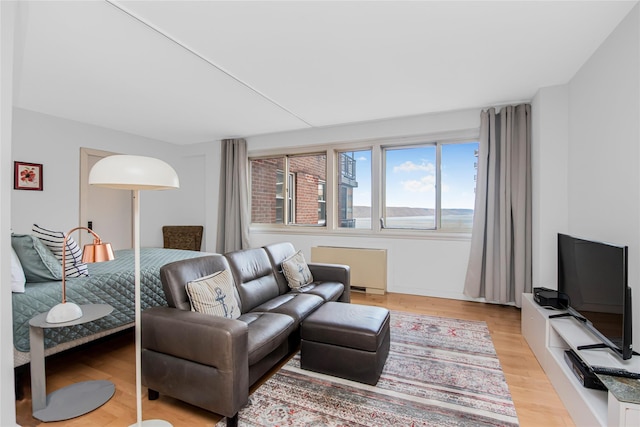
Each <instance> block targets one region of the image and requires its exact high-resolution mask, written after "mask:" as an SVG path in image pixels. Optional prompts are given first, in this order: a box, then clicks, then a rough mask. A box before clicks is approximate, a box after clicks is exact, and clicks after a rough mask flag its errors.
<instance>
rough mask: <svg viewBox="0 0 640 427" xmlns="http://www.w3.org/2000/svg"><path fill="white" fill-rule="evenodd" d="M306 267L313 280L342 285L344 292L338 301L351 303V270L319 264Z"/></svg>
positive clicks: (340, 266)
mask: <svg viewBox="0 0 640 427" xmlns="http://www.w3.org/2000/svg"><path fill="white" fill-rule="evenodd" d="M307 265H308V266H309V270H310V271H311V274H312V275H313V280H316V281H322V282H340V283H342V284H343V285H344V292H343V293H342V296H341V297H340V298H339V299H338V301H340V302H351V269H350V267H349V266H348V265H343V264H326V263H319V262H312V263H307Z"/></svg>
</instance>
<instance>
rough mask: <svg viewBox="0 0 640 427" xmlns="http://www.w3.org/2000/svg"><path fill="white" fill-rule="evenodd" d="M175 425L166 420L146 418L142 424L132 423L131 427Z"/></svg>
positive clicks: (171, 426)
mask: <svg viewBox="0 0 640 427" xmlns="http://www.w3.org/2000/svg"><path fill="white" fill-rule="evenodd" d="M139 425H140V426H142V427H173V425H172V424H171V423H170V422H169V421H165V420H144V421H143V422H142V423H141V424H138V423H135V424H131V425H130V426H129V427H137V426H139Z"/></svg>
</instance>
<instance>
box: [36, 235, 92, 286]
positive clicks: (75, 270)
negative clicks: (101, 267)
mask: <svg viewBox="0 0 640 427" xmlns="http://www.w3.org/2000/svg"><path fill="white" fill-rule="evenodd" d="M31 231H32V234H33V235H34V236H36V237H37V238H38V239H40V241H42V243H44V244H45V246H46V247H48V248H49V250H50V251H51V252H52V253H53V255H54V256H55V257H56V258H57V259H58V261H60V262H62V244H63V242H64V233H63V232H62V231H52V230H47V229H46V228H42V227H40V226H39V225H38V224H33V227H32V228H31ZM66 256H67V259H66V264H65V270H66V273H65V276H66V277H81V276H88V275H89V270H88V268H87V264H85V263H83V262H82V250H81V249H80V247H79V246H78V244H77V243H76V241H75V240H73V237H71V236H69V238H68V239H67V251H66Z"/></svg>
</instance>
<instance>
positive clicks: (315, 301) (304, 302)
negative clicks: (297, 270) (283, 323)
mask: <svg viewBox="0 0 640 427" xmlns="http://www.w3.org/2000/svg"><path fill="white" fill-rule="evenodd" d="M323 303H324V300H323V299H322V298H321V297H319V296H317V295H311V294H309V295H306V294H300V293H293V292H290V293H288V294H285V295H279V296H277V297H275V298H272V299H270V300H269V301H266V302H264V303H263V304H260V305H259V306H257V307H256V308H254V309H253V310H252V311H256V312H269V313H282V314H286V315H288V316H291V317H293V319H294V320H295V322H296V327H297V326H298V325H299V324H300V322H302V321H303V320H304V319H305V318H306V317H307V316H308V315H309V314H311V313H313V312H314V311H315V310H316V309H317V308H318V307H320V306H321V305H322V304H323Z"/></svg>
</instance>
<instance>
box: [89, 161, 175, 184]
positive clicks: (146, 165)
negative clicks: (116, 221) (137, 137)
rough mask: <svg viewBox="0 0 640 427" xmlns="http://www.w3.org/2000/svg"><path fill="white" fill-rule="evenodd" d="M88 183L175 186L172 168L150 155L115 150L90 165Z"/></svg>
mask: <svg viewBox="0 0 640 427" xmlns="http://www.w3.org/2000/svg"><path fill="white" fill-rule="evenodd" d="M89 184H93V185H99V186H101V187H107V188H116V189H120V190H168V189H171V188H179V187H180V180H179V179H178V174H177V173H176V171H175V170H174V169H173V168H172V167H171V166H169V165H168V164H167V163H165V162H163V161H162V160H159V159H155V158H153V157H144V156H131V155H125V154H118V155H113V156H108V157H105V158H103V159H101V160H99V161H98V162H96V164H95V165H93V167H92V168H91V172H89Z"/></svg>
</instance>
